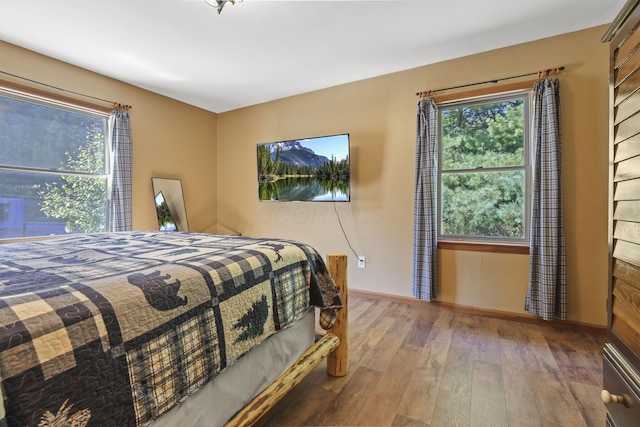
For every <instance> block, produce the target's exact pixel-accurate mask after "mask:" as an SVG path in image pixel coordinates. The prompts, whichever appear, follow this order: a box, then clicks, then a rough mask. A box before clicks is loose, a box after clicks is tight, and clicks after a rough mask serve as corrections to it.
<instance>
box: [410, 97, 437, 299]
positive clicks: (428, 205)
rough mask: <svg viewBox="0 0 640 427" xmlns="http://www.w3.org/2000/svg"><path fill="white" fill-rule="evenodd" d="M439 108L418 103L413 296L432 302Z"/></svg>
mask: <svg viewBox="0 0 640 427" xmlns="http://www.w3.org/2000/svg"><path fill="white" fill-rule="evenodd" d="M437 116H438V108H437V107H436V104H435V103H434V102H433V100H432V99H429V98H424V99H421V100H420V102H419V103H418V117H417V129H416V182H415V199H414V200H415V202H414V213H413V230H414V231H413V233H414V235H413V279H412V288H413V295H414V296H415V297H416V298H417V299H420V300H424V301H431V300H432V299H436V298H437V296H438V270H437V248H438V228H437V224H438V223H437V211H436V201H437V184H438V175H437V165H438V157H437V153H438V142H437V140H436V135H437V133H436V131H437V128H438V117H437Z"/></svg>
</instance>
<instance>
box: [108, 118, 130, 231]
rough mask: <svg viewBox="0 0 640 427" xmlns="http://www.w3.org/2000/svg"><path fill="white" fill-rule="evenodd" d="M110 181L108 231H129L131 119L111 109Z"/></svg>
mask: <svg viewBox="0 0 640 427" xmlns="http://www.w3.org/2000/svg"><path fill="white" fill-rule="evenodd" d="M109 131H110V133H109V143H110V144H111V181H110V182H109V215H108V218H109V225H108V231H129V230H131V229H132V225H131V223H132V208H131V165H132V159H133V155H132V151H133V150H132V145H131V120H130V118H129V113H127V112H126V111H122V110H117V109H116V110H113V111H111V114H110V116H109Z"/></svg>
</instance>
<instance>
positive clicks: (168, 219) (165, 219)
mask: <svg viewBox="0 0 640 427" xmlns="http://www.w3.org/2000/svg"><path fill="white" fill-rule="evenodd" d="M156 215H157V216H158V227H159V228H160V231H178V227H177V226H176V222H175V220H174V219H173V215H171V210H170V209H169V205H167V201H166V200H165V198H164V194H162V191H160V192H159V193H158V194H156Z"/></svg>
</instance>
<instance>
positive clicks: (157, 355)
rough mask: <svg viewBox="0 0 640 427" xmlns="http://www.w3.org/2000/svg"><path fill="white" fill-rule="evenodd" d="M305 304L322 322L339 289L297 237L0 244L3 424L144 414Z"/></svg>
mask: <svg viewBox="0 0 640 427" xmlns="http://www.w3.org/2000/svg"><path fill="white" fill-rule="evenodd" d="M310 306H318V307H321V308H322V316H321V324H322V326H323V327H326V328H328V327H329V326H330V325H331V323H332V321H333V320H334V319H335V314H336V311H337V310H338V309H339V308H340V307H341V301H340V297H339V295H338V293H337V289H336V287H335V284H334V282H333V280H332V278H331V277H330V275H329V274H328V272H327V270H326V266H325V264H324V262H323V260H322V258H321V257H320V256H319V255H318V253H317V252H316V251H315V250H314V249H313V248H311V247H309V246H307V245H305V244H301V243H297V242H292V241H285V240H270V239H255V238H247V237H239V236H220V235H208V234H196V233H181V232H175V233H166V232H126V233H99V234H90V235H81V236H74V237H69V238H64V239H58V240H47V241H39V242H29V243H17V244H6V245H0V379H1V385H2V388H1V391H2V394H3V395H4V410H5V413H6V415H5V418H4V419H3V420H2V421H0V425H2V424H3V423H6V425H8V426H141V425H145V424H147V423H149V422H150V421H151V420H153V419H155V418H156V417H158V416H160V415H161V414H162V413H164V412H166V411H167V410H169V409H171V408H172V407H174V406H175V405H177V404H178V403H179V402H180V401H182V400H183V399H185V398H186V397H187V396H189V395H190V394H191V393H193V392H194V391H196V390H198V389H199V388H200V387H202V386H203V385H204V384H206V383H207V382H208V381H210V380H211V379H213V378H214V377H215V376H216V375H217V374H218V373H219V372H220V371H221V370H222V369H224V368H225V367H226V366H229V365H231V364H232V363H233V362H234V361H235V360H237V359H238V358H239V357H241V356H242V355H243V354H244V353H245V352H247V351H249V350H250V349H251V348H253V347H254V346H256V345H258V344H259V343H261V342H262V341H263V340H265V339H266V338H268V337H269V336H271V335H272V334H274V333H276V332H277V331H278V330H279V329H282V328H285V327H287V326H288V325H291V324H292V323H293V322H295V321H296V320H297V319H299V318H300V317H302V316H303V315H304V313H305V312H306V311H307V310H308V308H309V307H310ZM0 414H2V411H1V407H0ZM0 418H2V417H1V416H0Z"/></svg>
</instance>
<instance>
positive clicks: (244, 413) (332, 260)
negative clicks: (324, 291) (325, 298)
mask: <svg viewBox="0 0 640 427" xmlns="http://www.w3.org/2000/svg"><path fill="white" fill-rule="evenodd" d="M327 267H328V269H329V273H331V276H332V277H333V280H334V281H335V283H336V285H337V287H338V292H339V293H340V298H342V304H343V308H342V309H341V310H340V311H339V312H338V316H337V319H336V322H335V324H334V326H333V328H331V330H329V331H328V332H327V333H326V334H325V335H324V336H322V338H320V339H319V340H317V341H316V342H315V344H314V345H312V346H311V347H310V348H309V349H307V351H305V352H304V353H303V354H302V356H300V358H298V360H297V361H296V362H295V363H294V364H293V365H291V366H290V367H289V368H288V369H287V370H285V371H284V372H283V373H282V374H281V375H280V376H279V377H278V378H276V380H275V381H274V382H273V383H272V384H271V385H270V386H268V387H267V388H266V389H264V391H262V393H260V394H258V395H257V396H256V397H255V398H253V400H252V401H251V402H249V403H248V404H247V405H246V406H245V407H244V408H243V409H241V410H240V411H238V413H237V414H236V415H235V416H234V417H233V418H232V419H231V420H229V422H227V424H226V425H227V426H228V427H232V426H251V425H253V424H255V423H256V422H257V421H258V420H259V419H260V417H262V416H263V415H264V414H266V413H267V412H268V411H269V410H270V409H271V408H273V407H274V406H275V405H276V403H278V402H279V401H280V400H281V399H282V398H283V397H284V396H285V394H287V393H288V392H289V391H291V390H292V389H293V388H294V387H295V386H296V385H298V384H299V383H300V381H302V380H303V379H304V377H305V376H306V375H307V374H309V372H311V371H312V370H313V369H314V368H315V367H316V366H317V365H318V364H319V363H320V362H321V361H322V360H323V359H325V358H326V359H327V373H328V374H329V375H332V376H335V377H343V376H345V375H347V372H348V370H349V366H348V357H347V352H348V351H347V350H348V345H347V320H348V316H347V306H348V300H347V296H348V295H347V294H348V292H347V255H345V254H327Z"/></svg>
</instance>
